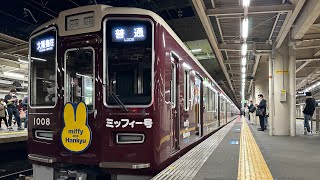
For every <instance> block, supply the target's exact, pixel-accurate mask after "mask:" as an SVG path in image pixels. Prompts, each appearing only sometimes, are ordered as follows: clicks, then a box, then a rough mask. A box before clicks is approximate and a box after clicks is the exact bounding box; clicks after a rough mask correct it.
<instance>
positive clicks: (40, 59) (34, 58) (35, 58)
mask: <svg viewBox="0 0 320 180" xmlns="http://www.w3.org/2000/svg"><path fill="white" fill-rule="evenodd" d="M31 59H33V60H38V61H47V60H46V59H42V58H37V57H31Z"/></svg>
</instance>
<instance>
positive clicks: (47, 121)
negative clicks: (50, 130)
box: [33, 118, 50, 126]
mask: <svg viewBox="0 0 320 180" xmlns="http://www.w3.org/2000/svg"><path fill="white" fill-rule="evenodd" d="M33 125H38V126H39V125H41V126H49V125H50V118H33Z"/></svg>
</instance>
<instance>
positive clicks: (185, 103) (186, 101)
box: [184, 70, 190, 111]
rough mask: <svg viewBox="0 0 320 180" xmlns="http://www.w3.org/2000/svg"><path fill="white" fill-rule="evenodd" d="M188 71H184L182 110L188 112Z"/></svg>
mask: <svg viewBox="0 0 320 180" xmlns="http://www.w3.org/2000/svg"><path fill="white" fill-rule="evenodd" d="M189 101H190V70H185V71H184V110H185V111H189V105H190V102H189Z"/></svg>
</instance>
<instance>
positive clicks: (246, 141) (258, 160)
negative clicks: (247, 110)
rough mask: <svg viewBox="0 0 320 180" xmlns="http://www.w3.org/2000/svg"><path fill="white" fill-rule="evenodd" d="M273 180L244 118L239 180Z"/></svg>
mask: <svg viewBox="0 0 320 180" xmlns="http://www.w3.org/2000/svg"><path fill="white" fill-rule="evenodd" d="M247 179H263V180H267V179H273V177H272V174H271V172H270V170H269V167H268V165H267V163H266V161H265V160H264V158H263V156H262V153H261V151H260V148H259V146H258V144H257V143H256V140H255V139H254V137H253V135H252V133H251V130H250V128H249V126H248V123H247V121H246V120H245V119H244V118H242V126H241V136H240V152H239V166H238V180H247Z"/></svg>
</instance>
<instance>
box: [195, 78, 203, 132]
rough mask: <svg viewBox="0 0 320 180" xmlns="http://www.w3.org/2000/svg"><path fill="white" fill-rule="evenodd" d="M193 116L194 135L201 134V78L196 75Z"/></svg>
mask: <svg viewBox="0 0 320 180" xmlns="http://www.w3.org/2000/svg"><path fill="white" fill-rule="evenodd" d="M194 98H195V116H196V135H198V136H202V134H203V126H202V125H203V87H202V78H201V77H200V76H198V75H196V77H195V96H194Z"/></svg>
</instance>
